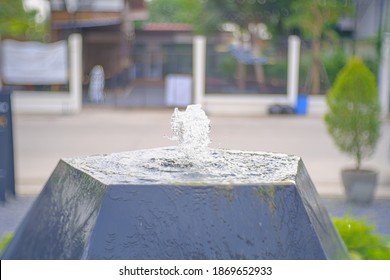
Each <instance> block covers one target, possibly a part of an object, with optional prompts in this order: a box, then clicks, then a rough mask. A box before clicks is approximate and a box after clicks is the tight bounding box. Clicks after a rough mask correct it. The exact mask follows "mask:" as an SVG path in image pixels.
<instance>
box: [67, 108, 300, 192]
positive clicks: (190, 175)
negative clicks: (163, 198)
mask: <svg viewBox="0 0 390 280" xmlns="http://www.w3.org/2000/svg"><path fill="white" fill-rule="evenodd" d="M171 127H172V133H173V136H172V137H171V139H173V140H175V141H177V142H178V145H177V146H173V147H166V148H156V149H149V150H136V151H128V152H123V153H114V154H109V155H95V156H89V157H83V158H73V159H65V161H66V162H68V163H69V164H71V165H73V166H74V167H76V168H78V169H80V170H82V171H84V172H86V173H88V174H90V175H91V176H93V177H94V178H96V179H98V180H100V181H102V182H103V183H105V184H196V185H202V184H212V183H216V184H253V183H256V184H257V183H272V182H286V181H288V182H290V181H293V180H294V178H295V175H296V172H297V168H298V163H299V160H300V159H299V157H296V156H291V155H285V154H275V153H265V152H249V151H236V150H223V149H211V148H209V147H208V145H209V143H210V139H209V131H210V120H209V119H208V118H207V116H206V114H205V112H204V111H203V110H202V108H201V107H200V106H199V105H190V106H188V107H187V110H186V111H184V112H181V111H179V110H178V109H175V111H174V113H173V115H172V118H171Z"/></svg>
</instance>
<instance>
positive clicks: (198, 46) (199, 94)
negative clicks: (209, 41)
mask: <svg viewBox="0 0 390 280" xmlns="http://www.w3.org/2000/svg"><path fill="white" fill-rule="evenodd" d="M192 60H193V62H192V63H193V69H192V75H193V85H194V97H193V102H194V104H200V105H202V103H203V97H204V95H205V88H206V37H204V36H195V37H194V39H193V53H192Z"/></svg>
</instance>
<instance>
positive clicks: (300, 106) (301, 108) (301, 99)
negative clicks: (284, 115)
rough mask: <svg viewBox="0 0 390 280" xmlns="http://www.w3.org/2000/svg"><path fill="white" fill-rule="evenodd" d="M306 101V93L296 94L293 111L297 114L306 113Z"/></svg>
mask: <svg viewBox="0 0 390 280" xmlns="http://www.w3.org/2000/svg"><path fill="white" fill-rule="evenodd" d="M307 102H308V96H307V95H303V94H300V95H298V99H297V104H296V106H295V113H296V114H297V115H306V114H307Z"/></svg>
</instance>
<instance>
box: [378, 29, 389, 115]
mask: <svg viewBox="0 0 390 280" xmlns="http://www.w3.org/2000/svg"><path fill="white" fill-rule="evenodd" d="M379 71H380V72H379V80H378V82H379V85H378V90H379V98H380V104H381V113H382V117H384V118H385V117H387V115H388V114H389V103H390V81H389V80H390V33H385V34H384V40H383V43H382V55H381V65H380V69H379Z"/></svg>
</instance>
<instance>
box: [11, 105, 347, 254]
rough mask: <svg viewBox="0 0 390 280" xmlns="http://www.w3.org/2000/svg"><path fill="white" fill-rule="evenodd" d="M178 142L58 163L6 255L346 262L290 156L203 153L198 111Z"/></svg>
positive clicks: (205, 123)
mask: <svg viewBox="0 0 390 280" xmlns="http://www.w3.org/2000/svg"><path fill="white" fill-rule="evenodd" d="M171 125H172V132H173V136H172V137H171V138H172V139H173V140H175V141H177V142H178V145H177V146H173V147H166V148H156V149H150V150H137V151H129V152H123V153H114V154H108V155H95V156H88V157H82V158H72V159H62V160H60V162H59V163H58V165H57V167H56V169H55V170H54V172H53V174H52V175H51V176H50V178H49V180H48V182H47V184H46V186H45V187H44V189H43V191H42V193H41V194H40V196H39V197H38V198H37V201H36V202H35V204H34V205H33V207H32V209H31V210H30V212H29V213H28V215H27V216H26V217H25V219H24V221H23V222H22V224H21V225H20V227H19V229H18V230H17V232H16V234H15V237H14V239H13V241H12V242H11V243H10V245H9V247H8V248H7V250H6V252H5V254H4V256H3V258H5V259H346V258H349V255H348V253H347V251H346V248H345V246H344V244H343V242H342V241H341V239H340V237H339V235H338V233H337V231H336V230H335V228H334V226H333V224H332V222H331V220H330V218H329V216H328V213H327V212H326V210H325V209H324V207H323V206H322V205H321V203H320V201H319V198H318V194H317V192H316V190H315V188H314V185H313V183H312V181H311V179H310V177H309V175H308V173H307V171H306V169H305V166H304V164H303V162H302V160H301V159H300V158H299V157H297V156H292V155H285V154H275V153H265V152H249V151H235V150H221V149H211V148H208V144H209V142H210V140H209V133H208V132H209V129H210V122H209V119H208V118H207V116H206V114H205V113H204V111H203V110H202V109H201V107H200V106H199V105H190V106H188V107H187V110H186V111H185V112H180V111H179V110H177V109H175V111H174V113H173V115H172V120H171Z"/></svg>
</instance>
